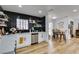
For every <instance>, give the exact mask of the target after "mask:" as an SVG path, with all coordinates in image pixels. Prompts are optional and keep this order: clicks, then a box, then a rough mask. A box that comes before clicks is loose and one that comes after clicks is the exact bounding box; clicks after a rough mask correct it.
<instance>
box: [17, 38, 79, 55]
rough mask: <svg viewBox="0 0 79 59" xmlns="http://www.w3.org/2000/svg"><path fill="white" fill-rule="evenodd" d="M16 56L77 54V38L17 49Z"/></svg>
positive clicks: (78, 43) (78, 42) (78, 49)
mask: <svg viewBox="0 0 79 59" xmlns="http://www.w3.org/2000/svg"><path fill="white" fill-rule="evenodd" d="M16 52H17V54H78V53H79V38H72V39H70V40H67V42H66V43H65V42H64V41H63V40H62V41H61V42H60V41H59V40H49V41H48V43H47V42H41V43H39V44H35V45H31V46H28V47H25V48H21V49H17V50H16Z"/></svg>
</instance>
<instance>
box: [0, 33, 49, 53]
mask: <svg viewBox="0 0 79 59" xmlns="http://www.w3.org/2000/svg"><path fill="white" fill-rule="evenodd" d="M35 33H37V36H38V37H37V39H35V40H37V41H38V42H37V43H36V44H38V43H40V42H43V41H48V33H47V32H28V33H16V34H10V35H4V36H2V37H1V39H0V53H11V52H12V53H15V47H16V49H18V48H23V47H26V46H30V45H31V44H32V34H35ZM15 41H16V42H15ZM15 44H16V46H15Z"/></svg>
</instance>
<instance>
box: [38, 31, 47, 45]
mask: <svg viewBox="0 0 79 59" xmlns="http://www.w3.org/2000/svg"><path fill="white" fill-rule="evenodd" d="M47 40H48V33H46V32H39V34H38V43H40V42H42V41H47Z"/></svg>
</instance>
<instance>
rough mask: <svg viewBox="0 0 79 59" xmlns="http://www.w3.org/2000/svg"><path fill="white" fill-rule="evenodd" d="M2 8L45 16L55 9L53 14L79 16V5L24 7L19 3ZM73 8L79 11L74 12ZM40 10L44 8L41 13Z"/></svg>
mask: <svg viewBox="0 0 79 59" xmlns="http://www.w3.org/2000/svg"><path fill="white" fill-rule="evenodd" d="M2 8H3V9H4V10H7V11H13V12H18V13H23V14H29V15H33V16H38V17H43V16H45V15H47V13H48V12H50V11H53V13H52V14H54V15H56V16H57V17H64V16H70V17H73V16H79V6H78V5H22V7H18V5H2ZM73 9H77V10H78V11H77V12H73V11H72V10H73ZM39 10H42V13H39V12H38V11H39Z"/></svg>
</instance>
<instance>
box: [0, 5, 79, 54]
mask: <svg viewBox="0 0 79 59" xmlns="http://www.w3.org/2000/svg"><path fill="white" fill-rule="evenodd" d="M0 54H79V5H0Z"/></svg>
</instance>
